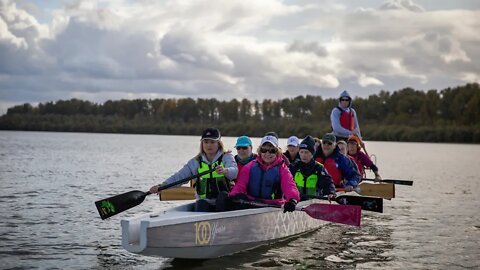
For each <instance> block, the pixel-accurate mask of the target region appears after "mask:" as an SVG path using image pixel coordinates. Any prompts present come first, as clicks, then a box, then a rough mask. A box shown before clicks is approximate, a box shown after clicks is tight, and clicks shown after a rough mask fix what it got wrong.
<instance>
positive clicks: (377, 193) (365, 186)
mask: <svg viewBox="0 0 480 270" xmlns="http://www.w3.org/2000/svg"><path fill="white" fill-rule="evenodd" d="M359 187H360V191H359V192H358V194H360V195H363V196H374V197H381V198H384V199H391V198H395V185H394V184H392V183H376V184H371V183H365V182H362V183H360V185H359Z"/></svg>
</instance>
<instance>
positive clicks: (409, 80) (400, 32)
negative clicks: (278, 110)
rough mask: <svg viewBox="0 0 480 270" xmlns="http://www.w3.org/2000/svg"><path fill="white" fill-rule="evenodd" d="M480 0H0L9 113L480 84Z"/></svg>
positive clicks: (1, 77)
mask: <svg viewBox="0 0 480 270" xmlns="http://www.w3.org/2000/svg"><path fill="white" fill-rule="evenodd" d="M479 18H480V1H477V0H471V1H461V0H458V1H450V0H445V1H441V0H423V1H422V0H390V1H371V0H356V1H347V0H345V1H338V0H337V1H335V0H325V1H320V0H319V1H302V0H298V1H293V0H284V1H280V0H228V1H225V0H218V1H217V0H190V1H184V0H172V1H160V0H136V1H133V0H97V1H94V0H75V1H72V0H45V1H38V0H16V1H13V0H0V114H2V113H5V112H6V108H8V107H10V106H12V105H15V104H22V103H25V102H29V103H32V104H36V103H38V102H47V101H56V100H59V99H71V98H79V99H84V100H91V101H94V102H105V101H106V100H109V99H112V100H117V99H122V98H127V99H132V98H167V97H175V98H181V97H193V98H196V97H202V98H217V99H221V100H230V99H232V98H239V99H241V98H248V99H251V100H253V99H257V100H261V99H264V98H271V99H280V98H285V97H295V96H297V95H306V94H310V95H321V96H323V97H333V96H337V95H338V94H339V92H340V90H343V89H347V90H349V91H350V92H351V94H352V95H353V96H368V95H370V94H374V93H378V92H379V91H380V90H382V89H383V90H387V91H394V90H398V89H401V88H404V87H413V88H416V89H424V90H428V89H443V88H446V87H449V86H457V85H462V84H465V83H467V82H480V49H479V48H480V32H479V31H480V30H479V29H480V19H479Z"/></svg>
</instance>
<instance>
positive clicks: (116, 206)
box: [95, 190, 150, 219]
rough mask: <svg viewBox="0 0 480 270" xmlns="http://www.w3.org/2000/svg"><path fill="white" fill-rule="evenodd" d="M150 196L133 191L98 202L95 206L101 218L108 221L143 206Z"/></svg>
mask: <svg viewBox="0 0 480 270" xmlns="http://www.w3.org/2000/svg"><path fill="white" fill-rule="evenodd" d="M149 194H150V193H145V192H143V191H140V190H133V191H129V192H125V193H123V194H119V195H115V196H113V197H110V198H107V199H103V200H99V201H96V202H95V206H96V207H97V210H98V214H100V217H101V218H102V219H106V218H109V217H111V216H114V215H116V214H118V213H121V212H123V211H125V210H128V209H130V208H132V207H135V206H137V205H139V204H141V203H142V202H143V201H144V200H145V197H146V196H147V195H149Z"/></svg>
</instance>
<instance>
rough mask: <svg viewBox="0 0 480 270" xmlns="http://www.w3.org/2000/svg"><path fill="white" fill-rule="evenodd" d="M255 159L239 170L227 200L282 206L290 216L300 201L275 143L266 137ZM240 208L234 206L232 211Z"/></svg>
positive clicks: (275, 141)
mask: <svg viewBox="0 0 480 270" xmlns="http://www.w3.org/2000/svg"><path fill="white" fill-rule="evenodd" d="M257 155H258V156H257V158H256V159H255V160H253V161H252V162H250V163H248V164H247V165H245V167H243V169H242V171H241V172H240V174H239V175H238V178H237V183H236V184H235V186H234V187H233V188H232V191H231V192H230V193H229V194H228V198H229V199H231V200H238V199H243V200H251V201H253V200H260V201H263V202H265V203H271V204H277V205H283V208H284V211H285V212H287V211H288V212H293V211H294V210H295V206H296V205H297V202H298V201H299V200H300V195H299V193H298V190H297V187H296V185H295V182H294V181H293V177H292V174H291V173H290V171H289V170H288V167H287V165H285V161H284V160H283V158H282V152H281V150H280V148H279V147H278V139H277V138H275V137H274V136H271V135H267V136H265V137H263V138H262V141H261V143H260V146H259V147H258V149H257ZM236 207H238V208H242V206H241V205H235V207H234V208H235V209H238V208H236Z"/></svg>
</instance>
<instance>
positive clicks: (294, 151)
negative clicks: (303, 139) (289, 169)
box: [283, 136, 300, 164]
mask: <svg viewBox="0 0 480 270" xmlns="http://www.w3.org/2000/svg"><path fill="white" fill-rule="evenodd" d="M299 144H300V140H299V139H298V138H297V136H290V137H289V138H288V139H287V151H285V153H283V154H284V155H285V156H286V157H287V158H288V161H289V162H290V164H291V163H294V162H295V161H297V160H300V155H299V154H298V150H299V148H298V145H299Z"/></svg>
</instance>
